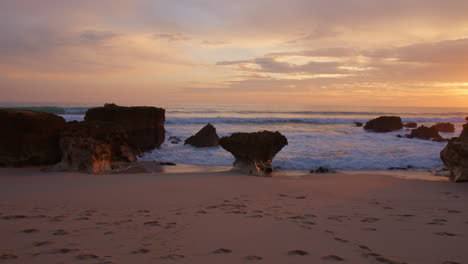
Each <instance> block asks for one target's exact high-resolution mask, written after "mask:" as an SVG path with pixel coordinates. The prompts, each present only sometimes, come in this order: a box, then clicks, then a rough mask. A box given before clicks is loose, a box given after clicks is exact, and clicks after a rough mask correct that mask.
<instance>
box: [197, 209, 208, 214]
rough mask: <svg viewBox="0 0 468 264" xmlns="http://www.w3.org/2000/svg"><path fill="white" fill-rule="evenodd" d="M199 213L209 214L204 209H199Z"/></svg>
mask: <svg viewBox="0 0 468 264" xmlns="http://www.w3.org/2000/svg"><path fill="white" fill-rule="evenodd" d="M197 214H207V212H206V211H203V210H199V211H197Z"/></svg>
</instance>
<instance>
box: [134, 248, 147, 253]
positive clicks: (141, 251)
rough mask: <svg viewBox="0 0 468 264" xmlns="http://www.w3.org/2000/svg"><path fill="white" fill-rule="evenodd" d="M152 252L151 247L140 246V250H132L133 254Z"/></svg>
mask: <svg viewBox="0 0 468 264" xmlns="http://www.w3.org/2000/svg"><path fill="white" fill-rule="evenodd" d="M148 252H150V251H149V249H146V248H140V249H138V250H134V251H132V254H146V253H148Z"/></svg>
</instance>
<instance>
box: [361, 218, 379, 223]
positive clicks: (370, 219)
mask: <svg viewBox="0 0 468 264" xmlns="http://www.w3.org/2000/svg"><path fill="white" fill-rule="evenodd" d="M377 221H379V219H378V218H375V217H366V218H364V219H362V220H361V222H363V223H375V222H377Z"/></svg>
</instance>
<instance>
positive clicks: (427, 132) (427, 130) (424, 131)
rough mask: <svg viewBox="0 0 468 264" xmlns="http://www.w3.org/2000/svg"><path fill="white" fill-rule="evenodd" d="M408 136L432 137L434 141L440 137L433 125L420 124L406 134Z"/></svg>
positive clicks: (426, 138)
mask: <svg viewBox="0 0 468 264" xmlns="http://www.w3.org/2000/svg"><path fill="white" fill-rule="evenodd" d="M408 138H419V139H425V140H430V139H432V140H434V141H440V140H441V139H442V137H441V136H440V135H439V132H438V131H437V129H435V128H434V127H433V126H432V127H427V126H420V127H418V128H415V129H412V130H411V133H410V134H409V135H408Z"/></svg>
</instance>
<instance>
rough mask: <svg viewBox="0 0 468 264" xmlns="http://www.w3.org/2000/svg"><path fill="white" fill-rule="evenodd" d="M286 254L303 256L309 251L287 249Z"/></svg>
mask: <svg viewBox="0 0 468 264" xmlns="http://www.w3.org/2000/svg"><path fill="white" fill-rule="evenodd" d="M288 255H289V256H305V255H309V253H308V252H307V251H304V250H300V249H296V250H291V251H289V252H288Z"/></svg>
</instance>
